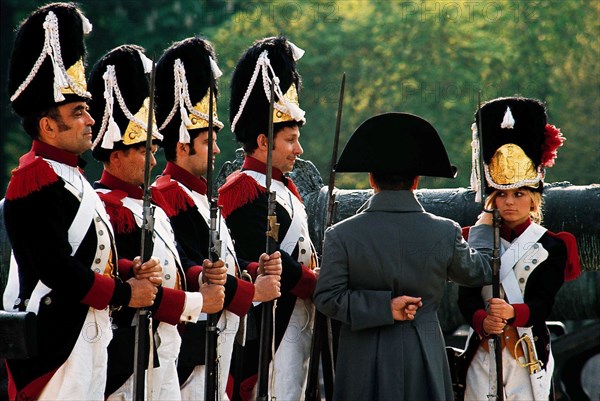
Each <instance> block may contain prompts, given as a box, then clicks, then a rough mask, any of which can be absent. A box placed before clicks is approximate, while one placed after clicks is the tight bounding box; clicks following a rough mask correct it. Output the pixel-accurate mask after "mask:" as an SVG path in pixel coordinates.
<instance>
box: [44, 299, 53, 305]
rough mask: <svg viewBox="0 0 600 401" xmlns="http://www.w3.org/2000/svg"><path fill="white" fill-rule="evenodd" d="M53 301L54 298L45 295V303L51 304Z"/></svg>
mask: <svg viewBox="0 0 600 401" xmlns="http://www.w3.org/2000/svg"><path fill="white" fill-rule="evenodd" d="M51 303H52V299H51V298H50V297H44V304H46V305H50V304H51Z"/></svg>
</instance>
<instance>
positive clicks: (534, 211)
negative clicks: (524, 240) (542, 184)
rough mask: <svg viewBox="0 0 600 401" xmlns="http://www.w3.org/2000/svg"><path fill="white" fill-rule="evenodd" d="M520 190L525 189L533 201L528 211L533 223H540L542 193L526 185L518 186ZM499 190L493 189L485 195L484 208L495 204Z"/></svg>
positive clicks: (492, 206) (491, 207)
mask: <svg viewBox="0 0 600 401" xmlns="http://www.w3.org/2000/svg"><path fill="white" fill-rule="evenodd" d="M519 190H520V191H525V192H527V193H528V194H529V197H530V198H531V200H532V201H533V206H532V207H531V211H530V212H529V217H531V220H532V221H533V222H534V223H537V224H541V223H542V218H543V214H542V194H541V193H539V192H537V191H532V190H531V189H529V188H527V187H521V188H519ZM499 191H500V190H498V189H497V190H495V191H494V192H492V193H491V194H490V196H488V197H487V199H486V200H485V208H486V209H488V210H489V209H493V208H494V207H495V206H496V197H498V192H499Z"/></svg>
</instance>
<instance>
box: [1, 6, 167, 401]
mask: <svg viewBox="0 0 600 401" xmlns="http://www.w3.org/2000/svg"><path fill="white" fill-rule="evenodd" d="M90 30H91V24H90V23H89V21H88V20H87V19H86V18H85V17H84V16H83V14H81V12H80V11H79V10H78V9H77V8H76V7H75V6H74V5H72V4H64V3H60V4H58V3H57V4H51V5H48V6H45V7H42V8H40V9H38V10H37V11H35V12H34V13H33V14H32V15H31V16H29V17H28V18H27V19H26V20H25V22H24V23H23V24H22V25H21V26H20V27H19V31H18V32H17V37H16V41H15V46H14V49H13V53H12V57H11V65H10V71H9V85H8V91H9V93H10V95H11V101H12V106H13V109H14V111H15V112H16V113H17V114H18V115H19V116H21V117H22V118H23V128H24V129H25V131H26V132H27V133H28V134H29V136H30V137H31V138H32V139H33V145H32V148H31V151H30V152H29V153H27V154H25V155H24V156H22V157H21V159H20V163H19V167H18V168H17V169H16V170H14V172H13V177H12V179H11V181H10V183H9V186H8V189H7V193H6V201H5V215H4V217H5V220H6V227H7V231H8V235H9V238H10V241H11V244H12V248H13V252H14V257H15V261H16V264H14V265H13V266H11V270H10V273H9V283H8V286H7V288H6V291H5V293H4V298H3V301H4V306H5V308H7V309H8V308H11V309H14V310H20V311H25V310H27V311H32V312H35V313H36V314H37V324H38V339H37V341H38V344H39V352H38V355H37V356H35V357H33V358H30V359H26V360H7V367H8V374H9V397H10V398H11V399H15V398H16V399H38V398H42V399H55V400H60V399H102V398H103V396H104V385H105V382H106V366H107V352H106V347H107V345H108V343H109V342H110V340H111V338H112V331H111V328H110V316H109V313H110V310H109V305H110V306H113V307H117V308H118V307H122V306H128V305H129V306H132V307H142V306H150V305H151V304H152V303H153V300H154V297H155V294H156V292H157V289H156V286H155V284H156V285H157V284H160V282H161V279H160V277H155V278H154V279H153V280H154V283H152V282H151V281H149V280H147V279H143V280H137V279H135V278H132V279H129V280H127V281H126V282H125V279H123V280H121V279H119V278H117V277H116V275H117V271H116V266H117V253H116V249H115V246H114V235H113V232H112V228H111V226H110V222H109V219H108V216H107V215H106V213H105V211H104V208H103V207H102V204H101V202H100V199H99V198H98V196H97V195H96V193H95V192H94V190H93V189H92V187H91V186H90V184H89V183H88V182H87V181H86V179H85V177H83V175H82V170H81V167H82V161H81V159H80V158H79V156H80V155H81V154H82V153H83V152H85V151H86V150H88V149H90V147H91V145H92V125H93V124H94V120H93V119H92V117H91V116H90V114H89V113H88V106H87V101H88V100H89V99H90V94H89V93H88V92H87V89H86V82H85V73H84V57H85V46H84V43H83V35H84V33H87V32H89V31H90ZM145 267H147V268H148V271H154V272H155V273H156V274H160V264H158V263H157V261H156V260H152V261H151V262H149V263H148V264H147V265H146V266H145ZM136 268H137V269H139V268H140V266H139V262H136Z"/></svg>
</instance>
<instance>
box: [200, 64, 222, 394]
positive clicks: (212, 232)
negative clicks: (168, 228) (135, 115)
mask: <svg viewBox="0 0 600 401" xmlns="http://www.w3.org/2000/svg"><path fill="white" fill-rule="evenodd" d="M209 76H210V78H209V85H208V93H209V96H208V97H209V106H208V155H207V158H206V163H207V170H206V185H207V189H206V197H207V198H208V202H209V205H210V227H209V230H208V233H209V234H208V257H209V260H210V261H211V262H216V261H218V260H219V258H220V257H221V239H220V236H219V230H218V228H217V218H218V206H217V200H216V199H215V198H214V196H213V173H214V168H213V167H214V166H213V138H214V134H213V93H214V77H213V75H212V73H211V74H209ZM219 317H220V313H211V314H209V315H208V317H207V324H206V347H205V348H206V350H205V361H206V362H205V363H206V367H205V376H204V380H205V383H204V396H205V397H204V399H205V400H206V401H215V400H218V399H219V384H218V382H219V363H218V357H219V356H218V355H217V342H218V337H219V332H218V328H217V323H218V322H219Z"/></svg>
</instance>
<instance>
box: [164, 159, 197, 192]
mask: <svg viewBox="0 0 600 401" xmlns="http://www.w3.org/2000/svg"><path fill="white" fill-rule="evenodd" d="M163 175H170V176H171V178H172V179H174V180H175V181H179V182H180V183H182V184H183V185H185V186H186V187H188V188H189V189H191V190H192V191H196V192H198V193H199V194H201V195H206V179H205V178H204V177H200V178H198V177H196V176H195V175H193V174H192V173H190V172H189V171H187V170H186V169H184V168H182V167H180V166H178V165H177V164H175V163H172V162H167V167H166V168H165V171H163Z"/></svg>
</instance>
